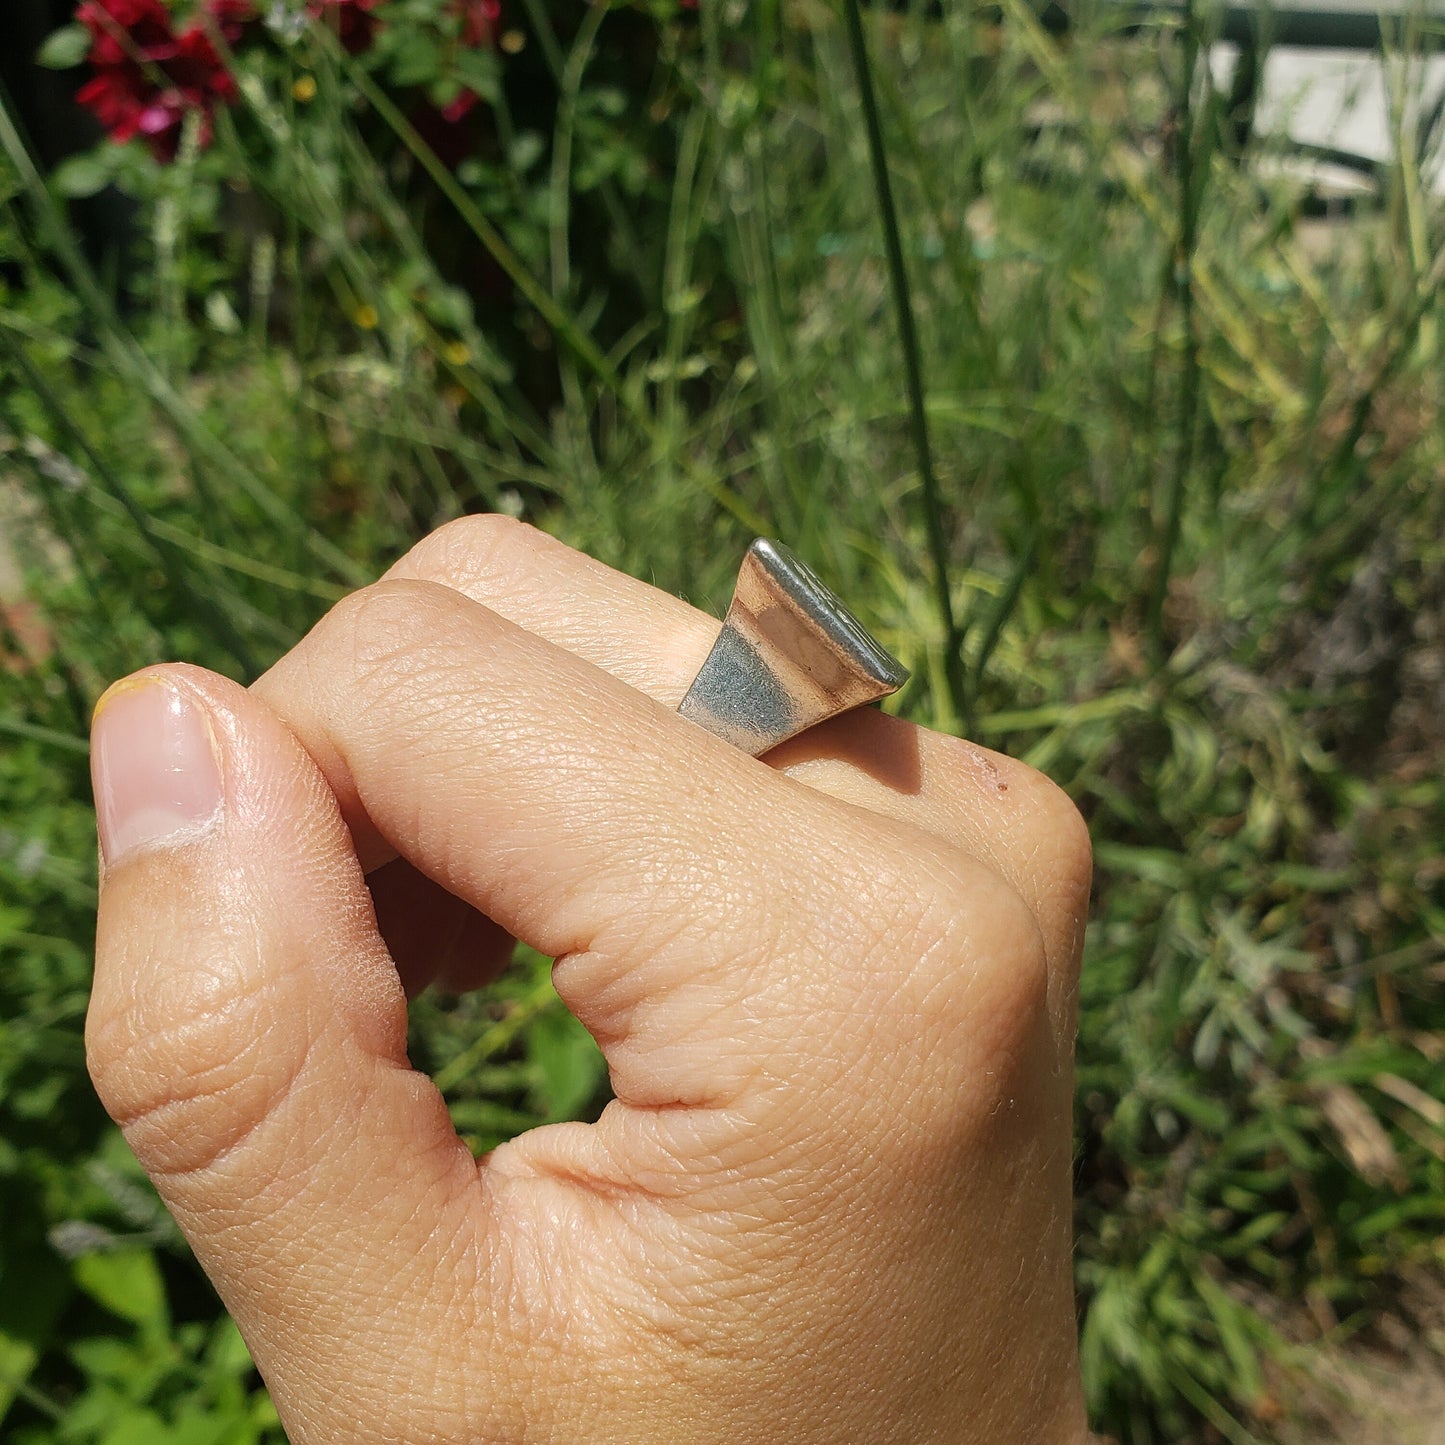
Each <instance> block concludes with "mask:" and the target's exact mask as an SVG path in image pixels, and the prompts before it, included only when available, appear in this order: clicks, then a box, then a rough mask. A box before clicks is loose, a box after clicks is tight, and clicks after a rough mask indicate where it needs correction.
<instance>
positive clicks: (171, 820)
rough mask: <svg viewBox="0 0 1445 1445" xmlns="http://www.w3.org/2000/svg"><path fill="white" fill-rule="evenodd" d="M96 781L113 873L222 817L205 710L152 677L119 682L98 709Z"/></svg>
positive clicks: (105, 852) (93, 748)
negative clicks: (137, 855) (144, 851)
mask: <svg viewBox="0 0 1445 1445" xmlns="http://www.w3.org/2000/svg"><path fill="white" fill-rule="evenodd" d="M90 775H91V781H92V783H93V785H94V788H95V815H96V821H97V826H98V828H99V830H100V852H101V856H102V857H103V858H104V859H105V862H106V866H107V867H109V866H112V865H114V864H116V863H118V862H120V860H121V859H122V858H124V857H126V856H127V855H128V854H130V853H134V852H135V851H136V850H138V849H141V848H153V847H157V846H160V845H163V844H169V843H175V842H179V841H181V840H182V839H184V837H185V836H186V835H187V834H190V833H195V832H196V831H197V830H199V829H201V828H203V827H205V826H206V824H208V823H209V822H211V820H212V819H214V818H215V817H216V816H217V815H218V814H219V813H220V811H221V769H220V766H219V762H218V759H217V753H216V744H215V739H214V737H213V734H212V732H211V727H210V722H209V719H208V718H207V717H206V714H205V711H204V709H203V708H202V707H201V705H200V703H199V702H197V701H196V699H195V698H193V697H191V696H190V695H189V694H188V693H184V692H182V691H181V690H180V689H179V688H176V687H172V686H171V685H170V684H169V683H167V682H164V681H163V680H162V679H160V678H158V677H155V676H152V675H144V676H141V677H128V678H126V679H124V680H123V681H122V682H118V683H116V684H115V685H114V686H113V687H111V688H110V689H109V690H108V691H107V692H106V693H105V694H104V695H103V696H102V697H101V699H100V701H99V702H98V703H97V704H96V707H95V718H94V721H93V722H92V723H91V735H90Z"/></svg>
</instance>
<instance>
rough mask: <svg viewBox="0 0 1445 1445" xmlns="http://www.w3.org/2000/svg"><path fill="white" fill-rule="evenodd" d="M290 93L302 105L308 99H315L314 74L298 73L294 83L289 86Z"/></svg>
mask: <svg viewBox="0 0 1445 1445" xmlns="http://www.w3.org/2000/svg"><path fill="white" fill-rule="evenodd" d="M291 94H292V95H293V96H295V97H296V99H297V100H299V101H300V102H301V103H302V104H303V105H304V104H305V103H306V102H307V101H308V100H315V99H316V77H315V76H314V75H300V76H297V78H296V83H295V84H294V85H293V86H292V87H291Z"/></svg>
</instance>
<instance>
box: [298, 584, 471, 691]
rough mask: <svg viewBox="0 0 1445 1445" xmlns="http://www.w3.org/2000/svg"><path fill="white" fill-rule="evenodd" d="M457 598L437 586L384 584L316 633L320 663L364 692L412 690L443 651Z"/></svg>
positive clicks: (363, 593) (347, 603) (331, 616)
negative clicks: (333, 659) (325, 661)
mask: <svg viewBox="0 0 1445 1445" xmlns="http://www.w3.org/2000/svg"><path fill="white" fill-rule="evenodd" d="M456 602H457V599H456V596H455V594H454V593H451V592H450V591H449V589H447V588H445V587H443V586H441V585H440V584H438V583H435V582H426V581H420V580H410V579H400V578H393V579H383V580H382V581H380V582H373V583H372V584H371V585H370V586H369V587H363V588H361V589H360V590H359V591H356V592H353V593H352V594H351V595H350V596H349V597H346V598H344V599H343V600H342V601H341V602H338V603H337V604H336V606H335V607H333V608H332V609H331V611H330V612H329V613H328V614H327V615H326V618H325V619H324V620H323V622H322V623H321V625H320V627H319V628H318V639H317V640H318V644H319V646H318V652H319V654H320V655H321V656H322V657H326V656H339V657H340V658H341V659H344V664H345V665H344V667H343V670H342V675H343V676H345V677H346V678H347V682H348V684H349V685H355V686H359V687H361V688H363V689H367V690H370V689H373V688H378V687H379V688H383V689H384V688H386V687H387V686H399V685H400V686H410V685H414V681H415V679H416V677H417V676H418V674H419V673H423V672H425V670H426V669H427V668H428V666H430V665H431V664H432V663H433V662H434V660H435V657H436V654H437V653H438V652H440V651H441V650H442V649H443V648H444V642H445V638H446V636H447V633H448V623H449V621H451V620H452V616H453V613H454V610H455V606H456Z"/></svg>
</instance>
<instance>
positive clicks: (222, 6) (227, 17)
mask: <svg viewBox="0 0 1445 1445" xmlns="http://www.w3.org/2000/svg"><path fill="white" fill-rule="evenodd" d="M203 8H204V9H205V12H206V14H207V15H209V16H210V17H211V19H212V20H214V21H215V22H216V27H217V29H219V30H220V32H221V34H222V35H223V36H225V39H226V44H227V45H234V44H235V43H236V42H237V41H238V40H239V39H240V38H241V30H242V27H243V26H245V25H246V23H247V22H248V21H251V20H254V19H255V18H256V7H255V5H254V4H252V0H205V4H204V7H203Z"/></svg>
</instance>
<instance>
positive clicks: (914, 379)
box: [843, 0, 971, 730]
mask: <svg viewBox="0 0 1445 1445" xmlns="http://www.w3.org/2000/svg"><path fill="white" fill-rule="evenodd" d="M843 18H844V20H845V21H846V25H847V31H848V49H849V52H850V53H851V55H852V58H853V70H854V73H855V75H856V77H857V82H858V99H859V102H860V103H861V105H862V108H863V125H864V129H865V131H866V133H867V137H868V159H869V164H870V166H871V169H872V173H873V190H874V194H875V195H876V197H877V200H878V214H879V219H880V220H881V221H882V224H883V244H884V248H885V250H886V252H887V256H888V276H889V280H890V281H891V283H892V288H893V307H894V310H895V311H896V313H897V316H898V341H899V346H900V348H901V350H902V352H903V375H904V381H905V384H906V386H907V389H908V405H909V414H910V422H911V429H912V433H913V450H914V455H915V457H916V459H917V462H918V479H919V483H920V486H921V488H922V497H923V523H924V528H925V530H926V532H927V535H928V551H929V556H930V559H931V561H932V563H933V590H934V602H935V605H936V606H937V608H938V620H939V623H940V625H941V626H942V629H943V648H944V653H943V657H944V680H945V685H946V687H947V690H948V704H949V707H950V709H951V711H952V713H953V718H954V720H955V721H956V722H957V723H959V724H960V725H962V726H963V727H964V728H965V730H967V728H968V726H969V722H970V714H971V707H970V703H969V697H968V687H967V680H966V675H965V670H964V665H963V629H962V628H961V627H960V626H959V624H958V621H957V619H956V617H955V615H954V610H953V590H952V587H951V585H950V579H949V545H948V532H947V528H946V525H945V522H944V515H943V499H942V497H941V496H940V494H939V488H938V477H937V475H936V474H935V472H934V470H933V448H932V446H931V445H930V442H929V437H928V412H927V409H926V407H925V404H924V395H923V366H922V361H921V358H920V352H919V345H918V330H917V327H916V326H915V324H914V319H913V299H912V296H911V295H910V293H909V286H908V268H907V265H906V264H905V262H904V259H903V241H902V238H901V236H900V234H899V230H898V211H897V208H896V206H895V205H894V203H893V185H892V182H891V181H890V180H889V176H888V153H887V149H886V147H885V145H884V142H883V126H882V123H881V122H880V120H879V117H878V101H877V97H876V96H875V94H874V89H873V71H872V66H871V65H870V63H869V60H868V42H867V40H866V39H865V38H864V35H863V14H862V10H861V8H860V5H859V0H843Z"/></svg>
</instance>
